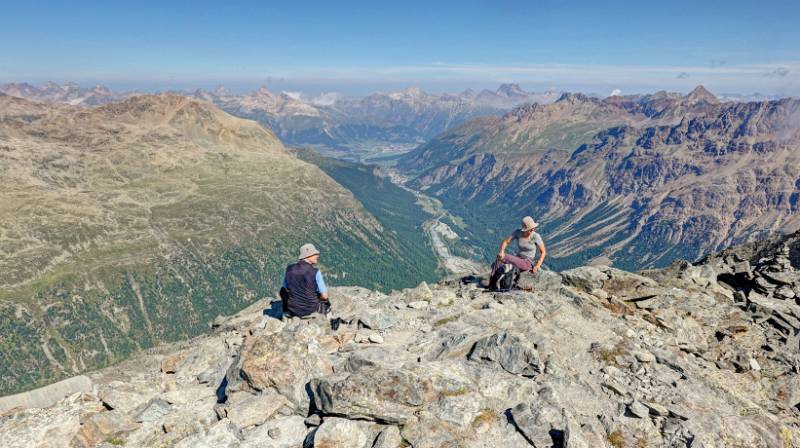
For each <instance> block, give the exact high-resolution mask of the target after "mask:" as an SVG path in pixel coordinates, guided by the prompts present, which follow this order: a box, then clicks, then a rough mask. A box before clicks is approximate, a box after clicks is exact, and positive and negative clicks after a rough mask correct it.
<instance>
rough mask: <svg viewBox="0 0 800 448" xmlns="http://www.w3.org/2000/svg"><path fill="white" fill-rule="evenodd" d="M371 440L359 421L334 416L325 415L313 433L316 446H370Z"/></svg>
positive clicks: (367, 447)
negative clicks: (320, 424)
mask: <svg viewBox="0 0 800 448" xmlns="http://www.w3.org/2000/svg"><path fill="white" fill-rule="evenodd" d="M372 441H373V440H372V439H371V438H369V437H368V434H367V432H365V431H364V430H363V428H362V426H361V425H360V424H359V422H355V421H352V420H347V419H343V418H336V417H327V418H326V419H325V421H324V422H322V426H320V427H319V429H318V430H317V431H316V432H315V433H314V446H315V447H317V448H326V447H330V448H333V447H348V448H370V447H371V446H372Z"/></svg>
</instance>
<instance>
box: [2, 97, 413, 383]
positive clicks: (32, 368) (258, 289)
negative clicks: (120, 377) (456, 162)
mask: <svg viewBox="0 0 800 448" xmlns="http://www.w3.org/2000/svg"><path fill="white" fill-rule="evenodd" d="M0 99H2V98H0ZM185 101H187V100H185V99H174V98H169V97H167V99H164V98H161V99H149V100H130V101H129V102H127V103H126V104H123V105H113V106H110V107H109V108H107V109H105V110H96V111H91V112H81V113H80V114H79V113H78V112H75V110H72V109H69V110H67V109H64V110H44V111H42V110H38V109H34V110H31V111H28V110H27V109H24V108H25V107H30V108H32V106H29V105H26V104H16V103H15V104H6V105H4V106H3V107H2V108H0V147H2V148H3V152H2V153H0V172H3V173H5V174H6V175H4V176H2V177H0V212H2V213H0V267H2V268H3V269H2V271H0V272H1V273H0V355H2V359H3V362H2V363H0V394H8V393H13V392H17V391H21V390H26V389H30V388H32V387H35V386H38V385H42V384H45V383H48V382H52V381H55V380H58V379H60V378H63V377H65V376H71V375H74V374H76V373H78V372H81V371H85V370H90V369H93V368H97V367H101V366H104V365H108V364H110V363H113V362H116V361H119V360H121V359H124V358H125V357H127V356H129V355H130V354H131V353H132V352H134V351H136V350H139V349H142V348H147V347H151V346H153V345H155V344H157V343H160V342H162V341H174V340H179V339H184V338H188V337H191V336H194V335H196V334H199V333H201V332H203V331H206V330H207V328H208V322H209V321H210V320H212V319H213V318H214V317H215V316H217V315H219V314H227V313H231V312H234V311H236V310H238V309H241V308H243V307H244V306H246V305H248V304H249V303H252V302H253V301H255V300H257V299H259V298H262V297H268V296H273V295H274V293H275V291H276V288H277V286H278V285H279V282H280V279H281V275H282V271H283V268H284V266H285V265H286V264H287V263H289V262H292V261H293V260H294V257H295V253H296V250H297V247H299V245H300V244H302V243H304V242H307V241H310V242H313V243H315V244H316V245H317V246H318V247H319V248H320V249H321V250H322V252H323V268H324V269H326V272H328V274H329V275H328V277H329V282H330V283H333V284H336V283H347V284H360V285H364V286H368V287H371V288H378V289H389V288H399V287H405V286H411V285H414V284H416V283H417V282H418V281H419V280H421V279H420V278H418V277H417V275H418V273H419V271H414V270H410V269H407V267H403V268H399V267H398V264H397V262H396V260H398V259H412V258H407V257H411V256H416V255H417V254H418V253H417V252H415V253H414V254H410V253H409V252H408V248H407V247H405V246H403V245H399V244H398V243H397V240H398V238H396V237H395V236H394V235H393V234H392V233H391V232H392V231H391V230H386V229H385V228H383V227H382V226H381V223H380V222H379V221H378V220H376V219H375V218H374V217H372V216H371V215H370V214H369V213H368V212H367V211H366V210H365V209H364V207H363V206H362V205H361V204H360V203H359V202H358V201H356V200H355V199H354V198H353V197H352V195H351V194H350V193H348V192H347V191H346V190H345V189H344V188H342V187H341V185H339V184H337V183H335V182H334V181H333V180H332V179H331V178H330V177H328V176H327V175H325V174H324V173H323V172H322V171H320V170H319V169H318V168H316V167H315V166H313V165H311V164H307V163H305V162H302V161H299V160H298V159H296V158H294V157H292V156H289V155H288V154H286V153H285V151H284V150H283V148H282V147H281V145H280V143H279V142H278V141H277V140H275V138H274V136H272V135H271V134H270V133H269V132H268V131H264V130H263V129H262V128H260V127H258V126H256V125H255V124H253V123H251V122H245V121H242V120H238V119H234V118H232V117H229V116H227V115H224V114H222V112H220V111H217V110H214V109H211V108H210V106H196V105H195V104H194V103H189V104H187V103H185ZM15 107H16V108H23V109H24V110H22V112H19V113H18V116H21V117H22V118H21V119H17V118H15V116H12V117H11V119H8V118H7V117H5V116H3V114H4V113H5V114H9V115H14V113H12V112H13V111H14V108H15ZM161 109H166V111H164V110H161ZM9 110H11V111H12V112H9ZM41 114H44V115H41ZM81 114H84V115H85V116H83V115H81ZM93 114H99V115H98V116H94V115H93ZM220 114H222V115H220ZM151 115H152V116H151ZM31 117H33V119H32V118H31ZM153 117H155V118H153ZM141 122H147V123H150V124H148V125H147V126H142V125H140V123H141ZM31 123H32V124H31ZM153 123H154V124H153ZM148 126H150V127H148Z"/></svg>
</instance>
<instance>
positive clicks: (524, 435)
mask: <svg viewBox="0 0 800 448" xmlns="http://www.w3.org/2000/svg"><path fill="white" fill-rule="evenodd" d="M797 239H798V238H795V239H794V240H792V239H791V237H790V238H785V239H783V240H781V241H779V242H772V243H770V244H773V246H772V247H773V248H772V249H771V250H770V251H767V252H764V251H763V250H755V249H754V250H749V251H744V252H743V251H739V252H728V253H722V254H719V255H718V256H715V257H709V258H707V259H706V260H704V261H703V262H702V263H699V264H696V265H692V264H689V263H676V264H674V265H673V266H670V267H669V268H665V269H662V270H654V271H645V272H642V273H639V274H633V273H629V272H625V271H621V270H617V269H613V268H609V267H602V266H595V267H584V268H578V269H574V270H570V271H565V272H563V273H561V274H558V273H554V272H550V271H543V272H540V273H539V274H538V275H537V276H529V277H527V278H525V285H526V286H533V291H528V292H526V291H516V292H512V293H502V294H500V293H492V292H487V291H485V290H483V289H481V288H480V287H478V285H477V283H473V282H465V281H459V280H446V281H443V282H442V283H440V284H437V285H423V286H420V287H419V288H415V289H413V290H406V291H399V292H393V293H391V294H388V295H386V294H381V293H376V292H373V291H369V290H366V289H363V288H355V287H351V288H332V290H331V301H332V303H333V309H334V314H333V317H334V321H335V322H337V323H338V324H339V325H338V327H337V329H336V330H334V329H333V327H334V326H335V325H331V322H332V321H329V320H328V319H325V318H322V317H319V316H318V317H315V318H312V319H288V320H282V319H280V316H277V315H275V314H274V313H273V312H272V310H273V309H275V308H272V309H270V310H268V311H267V312H266V313H265V312H264V310H263V307H264V306H263V305H261V306H254V307H251V308H249V309H246V310H244V311H242V312H241V313H239V314H238V315H236V316H232V317H228V318H219V319H217V320H216V321H215V322H214V327H213V328H212V331H211V333H210V334H209V335H207V336H204V337H200V338H197V339H195V340H193V341H190V342H188V343H183V344H179V345H173V346H165V347H161V348H159V349H155V350H151V351H150V352H147V353H142V354H141V355H140V356H139V357H138V358H135V359H131V360H129V361H127V362H125V363H123V364H120V365H118V366H115V367H112V368H107V369H105V370H102V371H98V372H95V373H92V374H90V375H89V376H90V378H91V380H92V384H93V388H92V390H91V391H89V392H80V393H76V394H74V395H72V396H70V397H68V398H66V399H64V400H62V401H60V402H58V403H57V404H55V405H53V406H51V407H48V408H29V409H24V410H20V409H16V410H11V411H7V412H6V413H4V414H3V415H2V416H0V445H2V446H3V447H38V446H49V447H59V446H63V447H84V446H85V447H88V446H113V445H121V444H125V446H136V447H140V446H141V447H150V446H175V447H206V446H207V447H284V448H290V447H291V448H299V447H348V448H398V447H401V446H402V447H408V446H411V447H414V448H422V447H431V448H433V447H465V448H466V447H498V448H499V447H503V448H506V447H530V446H532V447H543V446H546V447H551V446H556V447H615V448H619V447H623V446H628V447H645V446H646V447H742V446H748V447H794V446H798V444H800V375H799V372H798V370H799V369H800V340H799V339H798V338H800V298H799V297H800V271H798V270H797V268H798V265H797V264H796V262H793V256H794V254H796V253H797V252H796V251H797V249H798V246H797V244H796V241H797ZM423 301H424V302H425V306H410V305H412V304H415V303H418V302H423Z"/></svg>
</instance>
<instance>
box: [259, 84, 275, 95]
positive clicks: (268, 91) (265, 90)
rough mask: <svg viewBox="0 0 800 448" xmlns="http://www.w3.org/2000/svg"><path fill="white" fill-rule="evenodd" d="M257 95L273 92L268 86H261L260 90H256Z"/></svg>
mask: <svg viewBox="0 0 800 448" xmlns="http://www.w3.org/2000/svg"><path fill="white" fill-rule="evenodd" d="M255 93H256V94H257V95H267V96H272V92H271V91H270V90H269V89H268V88H267V86H261V87H259V88H258V90H256V91H255Z"/></svg>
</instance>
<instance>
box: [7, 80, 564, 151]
mask: <svg viewBox="0 0 800 448" xmlns="http://www.w3.org/2000/svg"><path fill="white" fill-rule="evenodd" d="M0 92H2V93H5V94H7V95H11V96H16V97H21V98H26V99H30V100H33V101H39V102H48V103H66V104H71V105H85V106H94V105H99V104H107V103H110V102H113V101H116V100H119V99H124V98H128V97H130V96H133V95H141V94H142V93H141V92H121V93H112V92H111V91H110V90H109V89H107V88H105V87H102V86H96V87H94V88H91V89H86V88H81V87H79V86H78V85H76V84H65V85H58V84H55V83H52V82H50V83H46V84H44V85H42V86H39V87H37V86H33V85H31V84H28V83H18V84H6V85H0ZM171 93H176V94H180V95H185V96H190V97H193V98H196V99H201V100H204V101H208V102H211V103H213V104H214V105H216V106H218V107H220V108H221V109H223V110H225V111H227V112H229V113H231V114H232V115H235V116H239V117H242V118H248V119H253V120H256V121H258V122H259V123H261V124H263V125H264V126H266V127H268V128H269V129H272V130H273V131H274V132H275V133H276V134H277V136H278V137H279V138H280V139H281V140H282V141H283V142H284V143H285V144H287V145H289V146H300V147H313V148H315V149H317V150H320V151H323V152H325V153H326V154H329V155H333V156H337V157H340V158H348V159H352V160H360V159H364V158H375V157H381V156H384V157H385V156H391V155H394V154H396V153H398V152H404V151H407V150H409V149H412V148H413V147H415V146H417V145H419V144H420V143H423V142H424V141H427V140H428V139H430V138H432V137H433V136H435V135H437V134H439V133H440V132H442V131H444V130H446V129H448V128H451V127H453V126H456V125H459V124H461V123H462V122H463V121H465V120H467V119H470V118H474V117H478V116H483V115H502V114H503V113H505V112H506V111H508V110H510V109H511V108H513V107H515V106H518V105H520V104H525V103H531V102H542V103H548V102H552V101H553V100H555V99H556V98H558V95H559V93H558V92H543V93H531V92H526V91H524V90H522V89H521V88H520V86H519V85H518V84H502V85H501V86H500V87H498V89H497V90H495V91H491V90H482V91H480V92H476V91H473V90H466V91H464V92H461V93H457V94H441V95H435V94H430V93H426V92H423V91H422V90H420V89H418V88H408V89H404V90H399V91H395V92H388V93H374V94H372V95H368V96H365V97H343V96H340V95H337V94H327V95H320V96H317V97H313V98H309V99H304V98H302V97H301V96H300V95H299V94H295V93H290V92H281V93H276V92H272V91H270V90H269V89H268V88H267V87H264V86H262V87H260V88H259V89H257V90H255V91H253V92H250V93H245V94H241V95H236V94H233V93H231V92H230V91H229V90H227V89H225V88H224V87H221V86H220V87H218V88H217V89H214V90H213V91H207V90H202V89H198V90H195V91H192V92H171Z"/></svg>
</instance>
